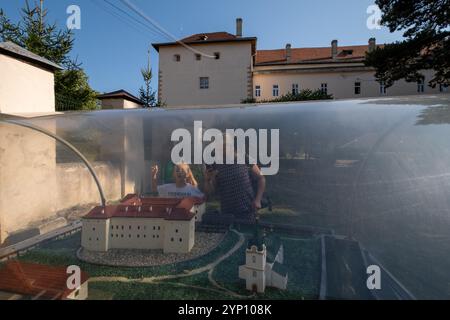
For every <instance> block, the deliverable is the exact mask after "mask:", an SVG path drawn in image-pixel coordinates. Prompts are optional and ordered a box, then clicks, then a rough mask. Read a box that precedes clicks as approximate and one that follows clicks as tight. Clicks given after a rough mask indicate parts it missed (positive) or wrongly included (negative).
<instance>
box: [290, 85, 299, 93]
mask: <svg viewBox="0 0 450 320" xmlns="http://www.w3.org/2000/svg"><path fill="white" fill-rule="evenodd" d="M298 93H299V89H298V83H294V84H292V94H293V95H294V96H296V95H298Z"/></svg>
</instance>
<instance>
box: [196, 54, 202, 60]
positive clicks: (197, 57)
mask: <svg viewBox="0 0 450 320" xmlns="http://www.w3.org/2000/svg"><path fill="white" fill-rule="evenodd" d="M195 60H197V61H200V60H202V55H201V54H199V53H197V54H195Z"/></svg>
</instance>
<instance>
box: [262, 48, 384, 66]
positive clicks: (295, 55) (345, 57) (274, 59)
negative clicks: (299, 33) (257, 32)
mask: <svg viewBox="0 0 450 320" xmlns="http://www.w3.org/2000/svg"><path fill="white" fill-rule="evenodd" d="M379 47H380V46H379ZM368 51H369V46H368V45H361V46H343V47H338V55H337V56H336V58H335V59H333V57H332V56H331V47H322V48H292V49H291V59H290V61H289V62H288V61H287V58H286V49H276V50H258V51H257V52H256V65H270V64H300V63H333V62H363V61H364V59H365V57H366V52H368Z"/></svg>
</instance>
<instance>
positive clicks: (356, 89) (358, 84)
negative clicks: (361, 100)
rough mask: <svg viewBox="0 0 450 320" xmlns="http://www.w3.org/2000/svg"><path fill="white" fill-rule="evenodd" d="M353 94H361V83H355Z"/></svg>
mask: <svg viewBox="0 0 450 320" xmlns="http://www.w3.org/2000/svg"><path fill="white" fill-rule="evenodd" d="M355 94H361V82H355Z"/></svg>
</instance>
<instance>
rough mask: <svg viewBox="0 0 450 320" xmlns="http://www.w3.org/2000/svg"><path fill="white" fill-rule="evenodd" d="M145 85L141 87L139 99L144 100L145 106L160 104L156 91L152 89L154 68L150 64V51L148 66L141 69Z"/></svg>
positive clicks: (151, 106) (150, 106)
mask: <svg viewBox="0 0 450 320" xmlns="http://www.w3.org/2000/svg"><path fill="white" fill-rule="evenodd" d="M141 74H142V78H143V79H144V86H143V87H141V88H140V89H139V99H140V100H141V101H142V104H143V105H144V108H153V107H156V106H157V105H158V103H157V101H156V93H155V91H153V90H152V87H151V82H152V77H153V74H152V68H151V66H150V51H149V53H148V64H147V67H146V68H143V69H141Z"/></svg>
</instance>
